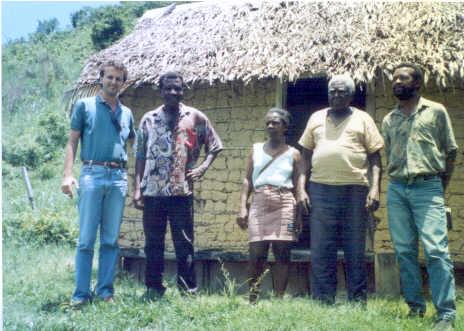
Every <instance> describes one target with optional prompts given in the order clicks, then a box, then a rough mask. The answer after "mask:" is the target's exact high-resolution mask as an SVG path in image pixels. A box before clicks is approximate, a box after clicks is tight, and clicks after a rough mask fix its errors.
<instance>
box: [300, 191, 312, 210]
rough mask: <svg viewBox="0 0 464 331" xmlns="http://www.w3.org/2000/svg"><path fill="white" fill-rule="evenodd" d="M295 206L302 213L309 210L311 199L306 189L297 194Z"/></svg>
mask: <svg viewBox="0 0 464 331" xmlns="http://www.w3.org/2000/svg"><path fill="white" fill-rule="evenodd" d="M297 208H298V211H301V212H302V213H303V215H308V214H309V211H310V210H311V199H310V198H309V195H308V193H306V191H304V192H300V193H299V194H298V196H297Z"/></svg>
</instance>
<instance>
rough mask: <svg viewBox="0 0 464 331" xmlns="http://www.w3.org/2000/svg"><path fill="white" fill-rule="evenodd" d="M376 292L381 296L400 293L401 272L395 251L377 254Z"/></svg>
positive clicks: (395, 295)
mask: <svg viewBox="0 0 464 331" xmlns="http://www.w3.org/2000/svg"><path fill="white" fill-rule="evenodd" d="M374 268H375V292H376V294H377V295H379V296H392V297H398V296H399V295H400V272H399V268H398V264H397V262H396V257H395V253H392V252H379V253H377V254H375V266H374Z"/></svg>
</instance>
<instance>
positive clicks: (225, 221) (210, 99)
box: [119, 80, 464, 263]
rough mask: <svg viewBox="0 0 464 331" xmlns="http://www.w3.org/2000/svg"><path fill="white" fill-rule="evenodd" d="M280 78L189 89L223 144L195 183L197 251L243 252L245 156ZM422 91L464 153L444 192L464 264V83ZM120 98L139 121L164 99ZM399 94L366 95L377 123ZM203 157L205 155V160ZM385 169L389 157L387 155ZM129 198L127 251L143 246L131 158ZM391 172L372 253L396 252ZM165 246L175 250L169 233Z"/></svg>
mask: <svg viewBox="0 0 464 331" xmlns="http://www.w3.org/2000/svg"><path fill="white" fill-rule="evenodd" d="M275 93H276V83H275V81H273V80H264V81H260V82H255V83H252V84H249V85H247V86H244V85H243V84H238V83H234V84H218V85H214V86H210V85H199V86H194V87H192V88H191V89H189V90H188V91H187V92H186V96H185V100H184V102H185V103H186V104H187V105H191V106H194V107H197V108H198V109H200V110H202V111H204V112H205V114H207V116H208V117H209V119H210V120H211V122H212V124H213V126H214V127H215V128H216V130H217V131H218V133H219V135H220V137H221V139H222V140H223V143H224V146H225V149H224V151H223V152H222V153H221V154H220V155H219V156H218V158H217V159H216V161H215V162H214V163H213V165H212V166H211V168H210V169H209V170H208V172H207V174H206V175H205V177H204V178H203V180H202V182H201V183H199V184H197V185H196V187H195V235H196V238H195V242H196V244H195V246H196V248H197V249H208V248H222V249H224V250H229V251H237V250H245V249H246V246H247V242H246V240H247V235H246V232H244V231H241V230H240V229H239V228H238V227H237V226H236V224H235V217H236V213H237V210H238V205H239V195H240V188H241V181H242V179H243V177H244V175H245V174H244V171H245V166H246V158H247V155H248V153H249V151H250V148H251V145H252V143H253V142H259V141H263V140H264V139H265V137H266V134H265V131H264V121H263V118H264V114H265V113H266V111H267V110H268V109H269V108H270V107H272V106H274V105H275V99H276V95H275ZM423 94H424V96H425V97H427V98H429V99H431V100H434V101H437V102H440V103H442V104H444V105H445V106H446V107H447V109H448V112H449V114H450V116H451V120H452V123H453V128H454V132H455V135H456V138H457V142H458V145H459V146H460V152H459V154H458V158H457V161H456V168H455V172H454V176H453V179H452V181H451V183H450V187H449V188H448V190H447V193H446V201H447V204H448V205H449V206H450V207H451V208H452V211H453V221H454V229H453V230H452V231H451V232H450V233H449V240H450V249H451V253H452V255H453V258H454V260H455V261H459V262H461V263H464V158H463V153H462V152H463V150H464V105H463V100H464V86H460V87H456V88H455V89H446V90H441V91H440V90H438V89H436V88H433V87H431V88H430V87H429V88H427V89H426V90H425V91H424V93H423ZM122 99H123V102H124V103H125V104H127V105H128V106H130V107H131V108H132V109H133V111H134V115H135V118H136V123H137V125H138V123H139V121H140V119H141V117H142V116H143V114H144V113H145V112H146V111H147V110H151V109H153V108H154V107H156V106H158V105H160V104H161V103H162V101H161V99H160V98H159V96H158V92H157V91H156V90H154V89H153V88H152V87H151V86H145V87H139V88H137V89H130V90H128V91H126V92H125V93H124V96H123V98H122ZM394 104H395V98H394V97H393V95H392V94H391V87H390V85H389V83H387V86H386V87H384V85H382V82H381V81H378V82H377V84H376V87H375V90H374V91H373V92H370V94H369V95H368V106H367V108H368V109H367V110H368V111H369V113H371V115H372V116H373V118H374V119H375V121H376V123H377V125H378V126H379V127H380V123H381V121H382V119H383V117H384V116H385V115H386V114H387V113H388V112H389V111H390V110H391V109H392V108H393V107H394ZM202 158H203V156H202V157H201V158H200V159H202ZM383 163H384V166H385V157H383ZM129 175H130V176H129V178H130V179H129V180H130V184H129V195H128V199H127V200H126V210H125V215H124V222H123V224H122V227H121V236H120V241H119V243H120V245H121V247H123V248H143V245H144V236H143V226H142V222H141V219H142V213H141V211H138V210H136V209H134V208H133V207H132V206H131V196H132V180H133V175H134V159H133V157H132V158H131V159H130V160H129ZM386 184H387V177H386V174H384V176H383V180H382V194H381V208H380V210H379V211H378V212H377V216H379V217H380V218H381V220H382V221H381V223H380V224H379V226H378V229H377V232H376V236H375V251H377V252H380V251H392V250H393V246H392V243H391V240H390V235H389V232H388V223H387V222H388V221H387V213H386V208H385V204H386V187H387V186H386ZM166 244H167V249H168V250H172V243H171V239H170V235H169V230H168V236H167V240H166Z"/></svg>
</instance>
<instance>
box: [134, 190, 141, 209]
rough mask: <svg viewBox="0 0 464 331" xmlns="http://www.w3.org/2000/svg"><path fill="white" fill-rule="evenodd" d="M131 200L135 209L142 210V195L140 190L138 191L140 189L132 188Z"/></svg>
mask: <svg viewBox="0 0 464 331" xmlns="http://www.w3.org/2000/svg"><path fill="white" fill-rule="evenodd" d="M132 202H133V203H134V207H135V209H138V210H143V196H142V192H141V191H140V189H135V190H134V195H133V197H132Z"/></svg>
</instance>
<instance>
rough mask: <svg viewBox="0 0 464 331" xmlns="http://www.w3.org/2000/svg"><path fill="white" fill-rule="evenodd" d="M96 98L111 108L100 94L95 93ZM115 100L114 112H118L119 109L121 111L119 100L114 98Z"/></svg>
mask: <svg viewBox="0 0 464 331" xmlns="http://www.w3.org/2000/svg"><path fill="white" fill-rule="evenodd" d="M96 98H97V101H98V102H99V103H101V104H104V105H106V106H108V107H109V108H110V109H111V106H110V105H109V104H108V102H106V101H105V99H103V98H102V97H101V95H100V94H97V96H96ZM116 100H117V103H116V112H117V113H118V112H119V111H121V101H120V100H119V98H117V99H116Z"/></svg>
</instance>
